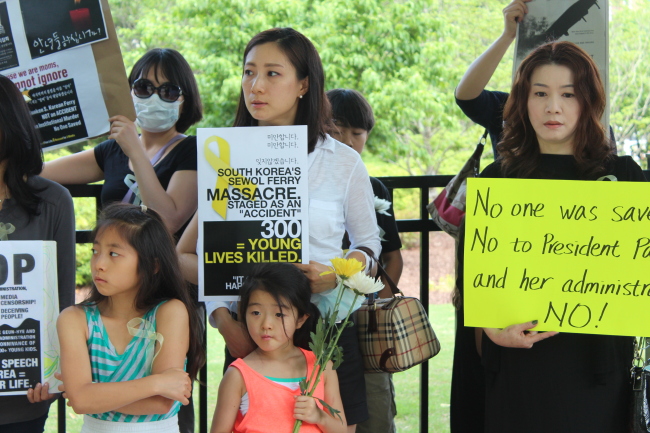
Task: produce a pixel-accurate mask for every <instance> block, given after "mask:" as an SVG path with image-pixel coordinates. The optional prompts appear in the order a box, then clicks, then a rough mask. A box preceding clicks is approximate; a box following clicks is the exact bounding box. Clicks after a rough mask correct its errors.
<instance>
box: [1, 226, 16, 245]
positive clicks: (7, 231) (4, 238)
mask: <svg viewBox="0 0 650 433" xmlns="http://www.w3.org/2000/svg"><path fill="white" fill-rule="evenodd" d="M15 231H16V227H14V225H13V224H11V223H7V224H5V223H0V241H8V240H9V238H8V237H7V235H10V234H12V233H13V232H15Z"/></svg>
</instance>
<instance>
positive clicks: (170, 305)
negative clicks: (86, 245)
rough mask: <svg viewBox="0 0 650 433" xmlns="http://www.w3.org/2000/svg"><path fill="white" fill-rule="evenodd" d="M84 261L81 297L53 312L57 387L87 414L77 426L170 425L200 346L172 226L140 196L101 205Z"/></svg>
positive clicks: (140, 428) (160, 432)
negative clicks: (87, 288) (86, 287)
mask: <svg viewBox="0 0 650 433" xmlns="http://www.w3.org/2000/svg"><path fill="white" fill-rule="evenodd" d="M90 265H91V270H92V274H93V280H94V285H93V287H92V289H91V292H90V295H89V297H88V298H87V299H86V300H85V301H84V302H83V303H81V304H80V305H77V306H72V307H69V308H67V309H66V310H64V311H63V312H62V313H61V315H60V316H59V319H58V322H57V330H58V334H59V340H60V343H61V370H62V379H63V382H64V385H63V388H60V390H62V391H65V394H64V396H65V397H67V398H68V399H69V400H70V403H69V404H70V405H71V406H72V408H73V409H74V411H75V412H76V413H79V414H85V417H84V425H83V428H82V430H81V431H82V433H86V432H155V433H168V432H169V433H171V432H174V433H178V431H179V428H178V420H177V416H176V414H177V413H178V410H179V409H180V405H181V404H187V403H188V398H189V397H190V395H191V392H192V381H193V380H194V379H195V378H196V374H197V372H198V370H199V368H200V367H201V365H202V364H203V363H204V362H205V353H204V351H203V347H202V344H201V341H200V334H199V332H200V329H201V324H200V318H199V317H198V314H197V313H196V308H195V305H194V302H193V301H192V299H191V298H190V296H189V291H188V287H187V285H186V283H185V282H184V281H183V278H182V276H181V274H180V271H179V266H178V259H177V256H176V253H175V248H174V242H173V239H172V236H171V234H170V233H169V231H168V230H167V228H166V227H165V225H164V223H163V221H162V219H161V218H160V216H159V215H158V214H157V213H156V212H155V211H153V210H151V209H149V210H147V208H146V207H145V206H134V205H130V204H124V203H116V204H112V205H109V206H108V207H106V209H105V210H104V212H103V213H102V215H101V216H100V219H99V221H98V223H97V227H96V228H95V230H94V232H93V256H92V259H91V262H90Z"/></svg>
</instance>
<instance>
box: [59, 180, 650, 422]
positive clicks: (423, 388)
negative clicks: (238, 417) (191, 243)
mask: <svg viewBox="0 0 650 433" xmlns="http://www.w3.org/2000/svg"><path fill="white" fill-rule="evenodd" d="M644 173H645V176H646V179H648V180H649V181H650V170H645V171H644ZM451 178H452V176H448V175H444V176H410V177H380V178H379V179H380V180H381V181H382V182H383V183H384V185H386V187H388V189H389V190H390V191H391V193H392V192H394V190H399V189H416V190H418V192H419V199H418V205H419V217H418V218H416V219H406V220H398V221H397V228H398V229H399V231H400V233H419V238H420V239H419V240H420V299H426V300H428V299H429V233H430V232H434V231H439V230H440V229H439V228H438V226H436V225H435V224H434V223H433V221H431V219H430V218H429V214H428V213H427V210H426V205H427V204H428V203H429V200H430V199H429V196H430V195H429V192H430V189H431V188H436V187H444V186H445V185H447V183H448V182H449V181H450V180H451ZM67 187H68V189H69V190H70V193H71V194H72V196H73V197H94V198H95V200H96V204H97V209H98V210H99V209H100V207H101V204H100V193H101V185H69V186H67ZM89 240H90V231H88V230H79V231H77V243H87V242H89ZM423 305H424V308H425V309H426V311H427V313H428V312H429V303H428V302H423ZM208 344H209V342H208ZM419 368H420V422H419V424H420V433H425V432H428V431H429V365H428V363H426V362H425V363H424V364H422V365H421V366H420V367H419ZM200 379H201V382H202V383H203V384H204V385H199V386H198V388H199V389H198V391H199V392H198V394H199V395H198V397H199V398H198V406H199V433H207V431H208V419H209V411H210V408H208V407H207V386H208V385H209V383H208V375H207V367H204V368H203V369H202V370H201V372H200ZM195 403H196V401H195ZM58 431H59V433H65V432H66V427H65V402H64V400H63V399H60V400H59V402H58Z"/></svg>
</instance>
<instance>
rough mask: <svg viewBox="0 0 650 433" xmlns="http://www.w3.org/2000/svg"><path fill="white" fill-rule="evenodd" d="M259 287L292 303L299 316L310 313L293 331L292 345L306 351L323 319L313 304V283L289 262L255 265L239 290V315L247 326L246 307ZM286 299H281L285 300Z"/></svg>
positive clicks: (280, 303) (278, 300)
mask: <svg viewBox="0 0 650 433" xmlns="http://www.w3.org/2000/svg"><path fill="white" fill-rule="evenodd" d="M256 290H263V291H265V292H267V293H268V294H269V295H271V296H272V297H273V299H275V300H276V302H277V303H278V305H280V311H282V305H283V304H285V305H286V303H287V302H288V303H289V306H293V307H294V308H295V309H296V311H297V313H298V317H296V319H300V318H302V317H304V316H305V315H309V317H308V318H307V320H306V321H305V323H303V325H302V326H301V327H300V328H298V329H296V332H295V333H294V334H293V344H294V346H297V347H302V348H303V349H305V350H311V349H310V348H309V342H310V341H311V336H310V333H311V332H313V331H314V330H315V329H316V323H317V321H318V319H319V318H320V313H319V311H318V308H316V306H315V305H314V304H312V303H311V286H310V285H309V280H308V279H307V277H306V276H305V274H303V273H302V271H301V270H299V269H298V268H297V267H295V266H294V265H292V264H289V263H262V264H259V265H256V266H255V267H254V268H253V271H252V272H251V273H250V274H249V275H248V276H247V277H246V278H245V279H244V282H243V283H242V286H241V288H240V290H239V295H240V296H241V299H240V301H239V312H240V314H239V317H241V320H242V322H243V323H244V325H246V310H247V309H248V304H249V302H250V298H251V294H252V293H253V292H255V291H256ZM283 299H284V300H286V301H285V302H282V300H283Z"/></svg>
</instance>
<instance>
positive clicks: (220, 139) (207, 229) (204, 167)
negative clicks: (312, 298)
mask: <svg viewBox="0 0 650 433" xmlns="http://www.w3.org/2000/svg"><path fill="white" fill-rule="evenodd" d="M197 142H198V178H199V185H198V187H199V210H198V212H199V241H198V245H197V254H198V256H199V299H201V300H217V299H219V300H224V301H226V300H236V299H237V298H238V293H239V287H240V286H241V283H242V281H243V278H244V276H245V275H246V274H248V273H249V271H250V269H251V267H252V266H253V265H255V264H256V263H267V262H282V263H287V262H288V263H309V257H308V245H307V243H308V240H309V219H308V209H309V202H308V174H307V169H308V158H307V127H306V126H273V127H249V128H199V129H198V131H197Z"/></svg>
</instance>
